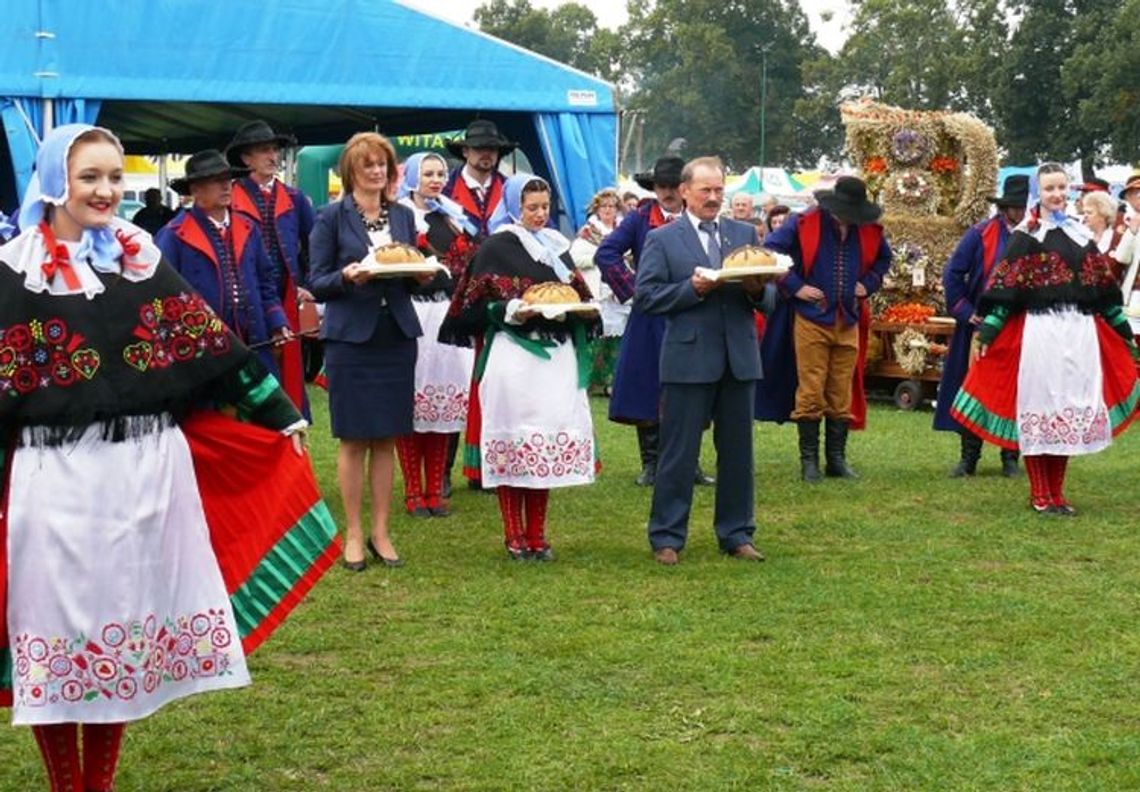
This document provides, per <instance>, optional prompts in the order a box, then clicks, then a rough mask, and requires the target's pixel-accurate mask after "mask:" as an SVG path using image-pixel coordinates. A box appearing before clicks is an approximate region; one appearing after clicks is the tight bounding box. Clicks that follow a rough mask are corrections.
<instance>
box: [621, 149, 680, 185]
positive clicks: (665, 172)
mask: <svg viewBox="0 0 1140 792" xmlns="http://www.w3.org/2000/svg"><path fill="white" fill-rule="evenodd" d="M684 167H685V161H684V160H683V159H681V158H680V157H662V158H661V159H659V160H657V162H655V163H653V170H651V171H646V172H645V173H635V174H634V175H633V180H634V181H635V182H637V184H638V185H639V186H640V187H641V188H642V189H643V190H652V189H653V188H654V187H676V186H678V185H679V184H680V183H681V171H682V170H683V169H684Z"/></svg>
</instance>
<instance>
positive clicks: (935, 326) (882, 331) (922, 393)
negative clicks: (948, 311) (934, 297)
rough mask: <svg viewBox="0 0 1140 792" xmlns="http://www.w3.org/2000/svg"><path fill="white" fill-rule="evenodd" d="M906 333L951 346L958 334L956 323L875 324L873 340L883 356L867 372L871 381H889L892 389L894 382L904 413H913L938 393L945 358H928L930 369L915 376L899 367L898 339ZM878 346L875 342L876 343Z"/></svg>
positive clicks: (896, 400) (872, 326)
mask: <svg viewBox="0 0 1140 792" xmlns="http://www.w3.org/2000/svg"><path fill="white" fill-rule="evenodd" d="M904 330H917V331H918V332H920V333H922V334H923V335H925V336H926V337H927V338H929V339H930V340H931V341H933V342H935V343H938V344H945V345H946V346H947V347H949V345H950V337H951V336H952V335H954V323H953V322H924V323H922V324H910V323H907V322H881V321H879V320H877V319H876V320H873V321H872V322H871V338H872V339H876V338H877V339H878V340H879V342H880V343H881V344H882V355H881V356H880V357H879V359H878V360H875V361H873V362H872V361H868V363H867V368H866V371H865V374H866V377H867V379H868V380H870V379H872V378H875V379H879V380H883V381H885V382H886V384H887V386H888V389H889V388H890V385H891V383H894V392H893V399H894V402H895V406H897V407H898V408H899V409H900V410H913V409H915V408H917V407H918V406H919V404H921V403H922V400H923V399H933V398H935V396H936V395H937V393H938V381H939V380H940V379H941V378H942V361H943V358H942V357H934V356H928V357H927V366H926V369H925V370H923V371H922V372H921V373H920V374H912V373H910V372H909V371H907V370H906V369H904V368H903V367H902V366H900V365H899V363H898V360H896V358H895V349H894V342H895V337H896V336H897V335H898V334H899V333H901V332H903V331H904ZM872 343H874V341H872Z"/></svg>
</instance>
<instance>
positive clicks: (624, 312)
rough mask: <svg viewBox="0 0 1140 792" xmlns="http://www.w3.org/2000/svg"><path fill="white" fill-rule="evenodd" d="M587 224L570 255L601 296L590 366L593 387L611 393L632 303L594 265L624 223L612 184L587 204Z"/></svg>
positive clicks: (590, 285)
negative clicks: (601, 248) (598, 334)
mask: <svg viewBox="0 0 1140 792" xmlns="http://www.w3.org/2000/svg"><path fill="white" fill-rule="evenodd" d="M586 215H587V216H586V225H584V226H582V228H581V230H579V231H578V236H577V237H576V238H575V239H574V242H573V243H572V244H571V245H570V258H571V259H573V260H574V266H575V267H577V268H578V271H579V272H581V273H582V277H583V278H584V279H585V281H586V285H587V286H589V287H590V292H591V293H592V294H594V295H595V296H596V297H597V298H598V306H599V309H600V310H601V314H602V337H601V338H599V339H596V340H595V341H594V342H593V344H592V346H593V354H592V355H591V359H592V360H593V366H592V368H591V369H590V389H591V390H592V391H593V392H594V393H608V391H609V389H610V386H611V385H612V384H613V379H614V364H615V363H616V362H617V355H618V347H619V346H620V345H621V336H622V334H623V333H624V332H625V325H626V322H627V321H629V305H622V304H621V303H620V302H619V301H618V300H617V298H616V297H614V293H613V291H612V290H611V289H610V287H609V286H607V285H606V284H605V283H604V282H603V281H602V274H601V272H599V270H598V268H597V266H596V265H595V264H594V254H595V253H597V252H598V245H600V244H602V240H603V239H605V238H606V237H607V236H609V234H610V233H611V232H612V231H613V230H614V229H615V228H616V227H617V225H618V223H620V222H621V219H622V213H621V198H620V196H619V195H618V191H617V190H615V189H613V188H612V187H607V188H605V189H603V190H599V191H598V193H597V194H596V195H595V196H594V197H593V199H592V200H591V201H590V205H589V206H588V207H586Z"/></svg>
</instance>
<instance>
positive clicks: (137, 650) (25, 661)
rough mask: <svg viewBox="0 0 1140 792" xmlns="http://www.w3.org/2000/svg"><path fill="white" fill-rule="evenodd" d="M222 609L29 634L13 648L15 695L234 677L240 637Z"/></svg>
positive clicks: (56, 696)
mask: <svg viewBox="0 0 1140 792" xmlns="http://www.w3.org/2000/svg"><path fill="white" fill-rule="evenodd" d="M226 614H227V611H226V610H224V609H222V608H217V609H215V608H210V609H209V610H207V611H205V612H201V613H195V614H192V615H183V616H179V617H178V618H177V619H167V620H166V621H165V623H164V624H162V625H161V626H160V625H159V624H158V621H157V619H156V617H155V616H154V615H153V614H152V615H150V616H148V617H147V618H146V619H145V620H135V621H130V622H123V623H117V622H113V623H111V624H105V625H103V627H102V628H101V629H100V630H99V631H98V634H97V635H92V636H86V635H79V636H76V637H72V638H63V637H47V636H40V635H31V634H28V633H24V634H23V635H18V636H16V639H15V641H14V642H13V646H12V656H13V660H14V662H15V674H14V675H13V682H14V688H15V690H14V693H15V698H16V701H17V702H18V703H19V704H20V705H22V706H26V707H41V706H44V705H47V704H57V703H59V702H61V701H64V702H90V701H96V700H98V699H108V700H114V699H121V700H130V699H133V698H134V697H135V696H136V695H137V694H138V693H139V691H140V689H141V690H142V692H143V693H144V694H151V693H154V692H155V691H156V690H158V688H159V687H160V686H162V685H169V684H173V683H178V682H182V681H184V680H187V679H199V678H203V677H217V676H229V675H230V674H232V673H233V672H232V670H231V669H230V666H231V664H232V662H233V660H234V659H235V656H236V655H237V654H238V652H237V642H236V639H235V635H234V633H233V630H232V629H231V628H230V621H229V619H227V615H226Z"/></svg>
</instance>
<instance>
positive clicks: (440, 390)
mask: <svg viewBox="0 0 1140 792" xmlns="http://www.w3.org/2000/svg"><path fill="white" fill-rule="evenodd" d="M467 399H468V393H467V388H462V387H459V386H458V385H447V386H439V385H425V386H424V388H423V390H417V391H416V401H415V412H414V418H415V420H416V421H426V422H429V423H462V422H463V418H464V416H466V415H467Z"/></svg>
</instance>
